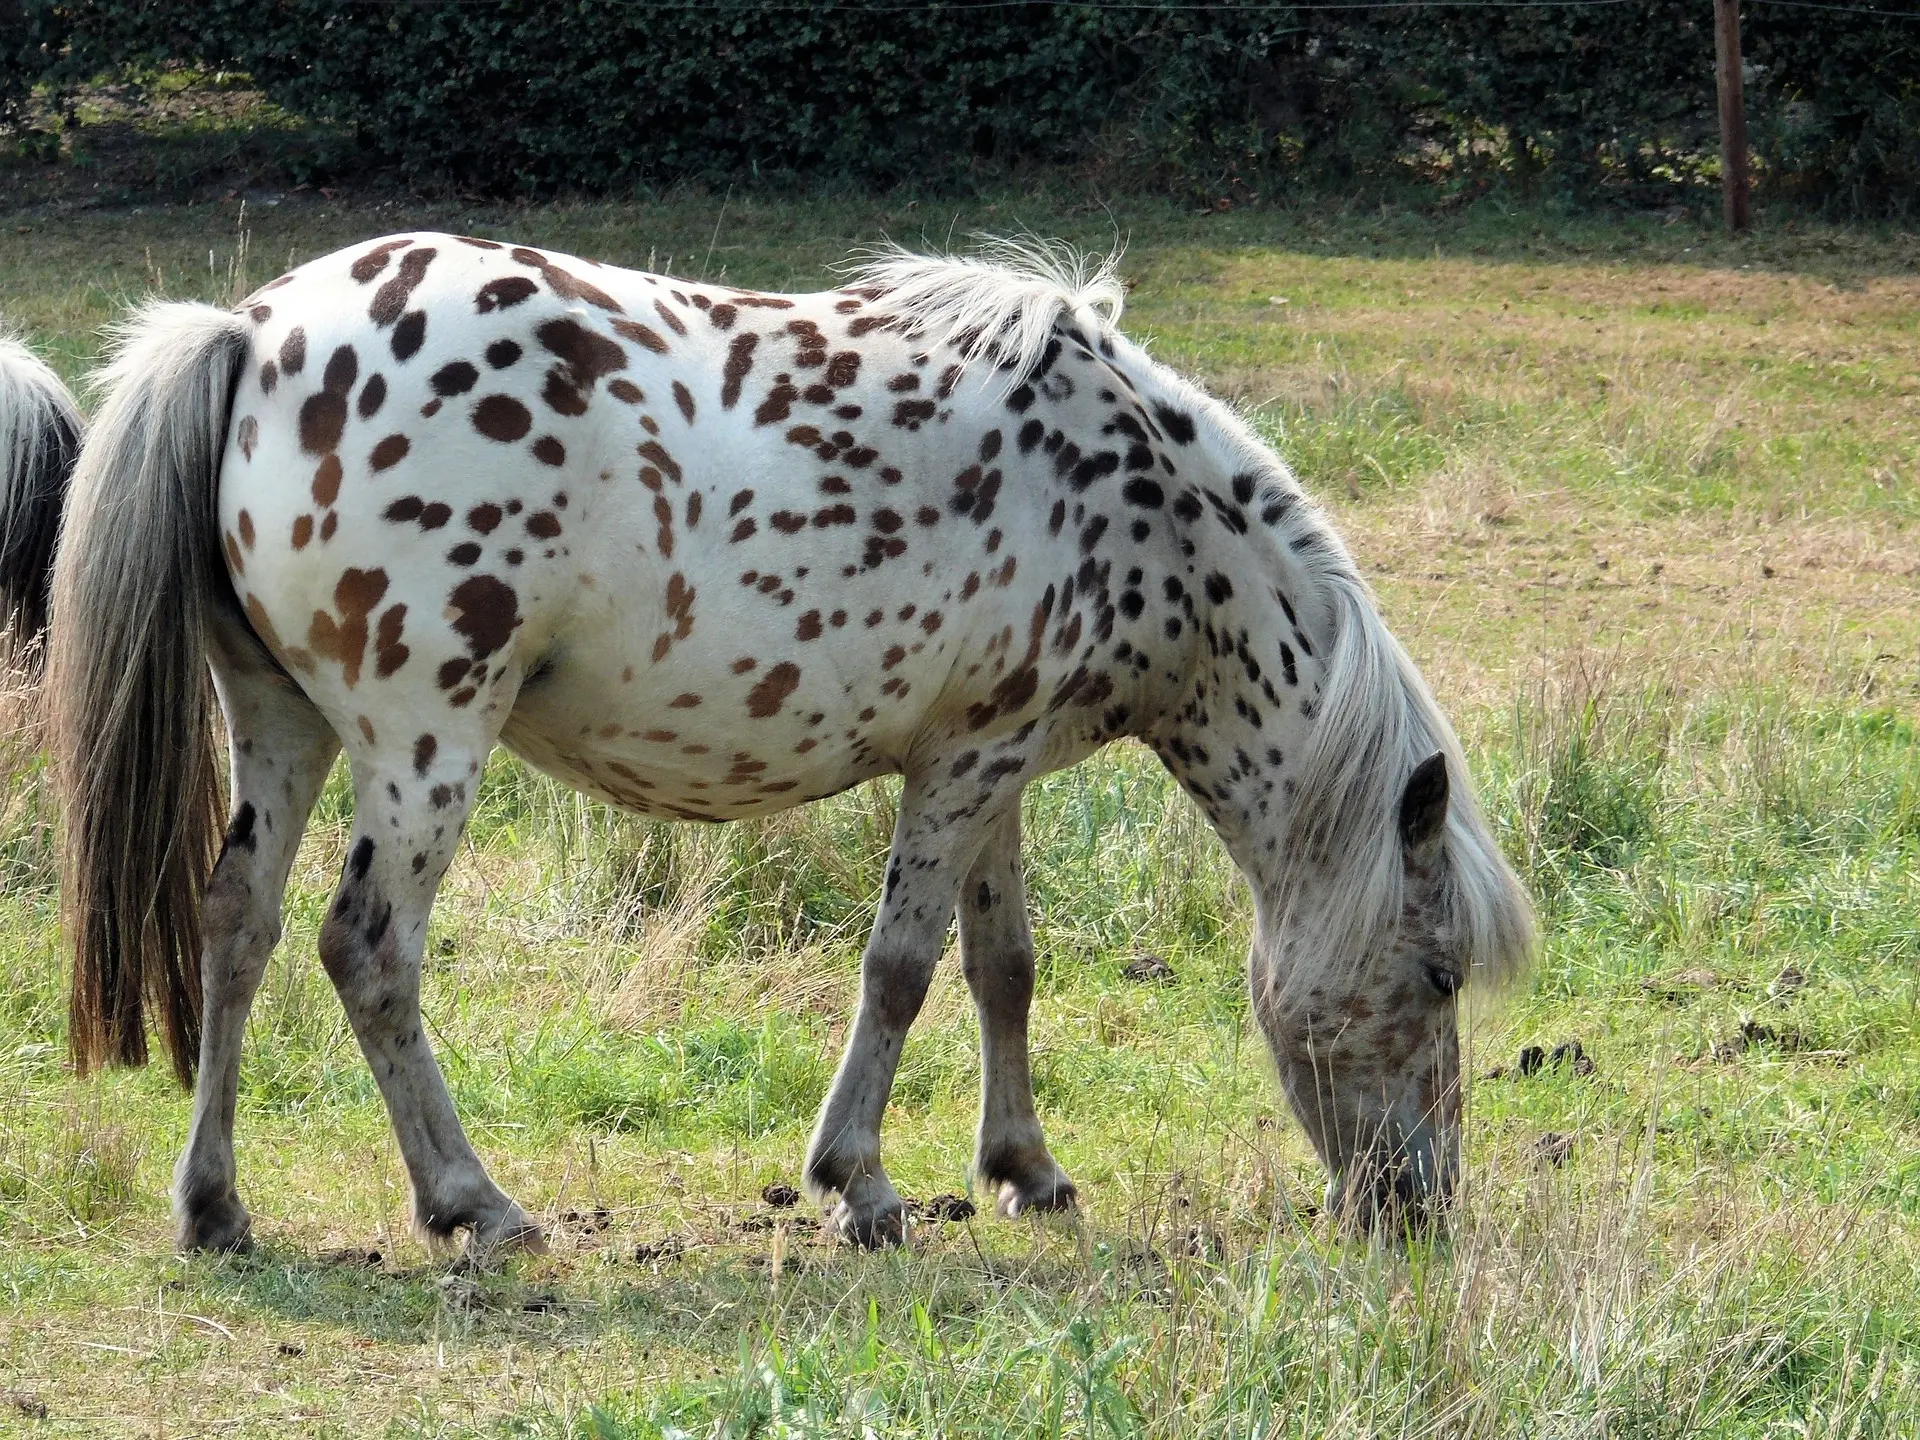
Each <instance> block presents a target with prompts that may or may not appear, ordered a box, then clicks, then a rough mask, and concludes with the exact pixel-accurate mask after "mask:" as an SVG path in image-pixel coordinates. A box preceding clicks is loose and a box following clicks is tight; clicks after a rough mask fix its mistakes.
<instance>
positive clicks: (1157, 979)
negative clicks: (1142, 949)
mask: <svg viewBox="0 0 1920 1440" xmlns="http://www.w3.org/2000/svg"><path fill="white" fill-rule="evenodd" d="M1120 978H1121V979H1122V980H1131V981H1133V982H1134V983H1135V984H1136V985H1150V984H1151V985H1171V984H1172V983H1173V982H1174V981H1175V980H1177V979H1179V976H1177V975H1175V974H1174V973H1173V967H1172V966H1171V965H1169V964H1168V963H1167V962H1166V961H1165V960H1163V959H1162V958H1161V957H1160V956H1158V955H1136V956H1134V957H1133V959H1131V960H1129V961H1128V962H1127V966H1126V968H1125V969H1124V970H1122V971H1121V972H1120Z"/></svg>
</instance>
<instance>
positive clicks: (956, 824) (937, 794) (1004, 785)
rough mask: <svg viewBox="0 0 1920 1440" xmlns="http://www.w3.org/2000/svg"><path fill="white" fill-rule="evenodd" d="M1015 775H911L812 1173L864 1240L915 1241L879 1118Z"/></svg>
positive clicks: (818, 1192)
mask: <svg viewBox="0 0 1920 1440" xmlns="http://www.w3.org/2000/svg"><path fill="white" fill-rule="evenodd" d="M1019 793H1020V792H1019V785H1018V783H1017V781H1014V779H1013V777H1011V776H1008V777H1005V778H1004V779H996V781H995V782H990V783H989V785H987V786H985V787H983V786H981V785H980V784H979V783H978V782H975V783H974V784H971V785H964V786H963V785H960V784H958V783H956V782H955V781H953V780H951V779H950V778H949V767H948V764H947V763H946V762H945V761H942V762H941V763H940V764H939V765H938V766H935V767H929V769H928V770H927V771H925V772H921V773H916V774H913V775H909V776H908V777H907V782H906V785H905V787H904V788H903V790H902V792H901V796H900V818H899V821H898V823H897V824H896V825H895V826H894V832H893V849H892V852H891V853H890V854H889V855H888V857H887V878H886V884H885V887H884V888H883V890H882V892H881V897H880V913H879V915H878V916H877V917H876V918H875V920H874V925H873V933H872V935H870V936H869V937H868V939H867V949H866V954H865V955H864V956H863V957H862V958H861V962H860V1008H859V1011H858V1013H857V1014H856V1015H855V1016H854V1021H853V1033H852V1034H851V1035H850V1036H849V1037H848V1039H847V1049H846V1053H845V1054H844V1055H843V1056H842V1057H841V1060H840V1069H839V1071H838V1073H836V1074H835V1076H834V1077H833V1088H832V1089H831V1090H830V1091H828V1092H827V1100H826V1104H825V1105H823V1106H822V1107H821V1110H820V1120H819V1123H818V1124H817V1125H815V1127H814V1131H813V1140H812V1142H811V1143H810V1144H809V1145H808V1146H807V1164H806V1170H805V1179H806V1184H807V1188H808V1190H809V1191H810V1192H811V1193H812V1194H813V1195H815V1196H816V1197H817V1198H824V1197H826V1196H829V1195H838V1196H839V1197H840V1202H839V1204H838V1205H837V1206H836V1207H835V1209H834V1213H833V1218H834V1223H835V1225H836V1226H837V1227H838V1228H839V1231H840V1234H841V1236H842V1238H844V1239H847V1240H850V1241H853V1242H854V1243H855V1244H859V1245H865V1246H869V1247H872V1246H879V1245H897V1244H899V1243H900V1242H901V1241H902V1240H903V1239H905V1238H906V1212H905V1208H904V1207H903V1206H902V1205H901V1203H900V1195H899V1192H898V1191H896V1190H895V1189H894V1188H893V1183H892V1182H891V1181H890V1180H888V1179H887V1172H886V1170H885V1168H884V1167H883V1166H882V1165H881V1163H880V1117H881V1115H882V1114H883V1113H884V1112H885V1110H886V1108H887V1099H888V1097H889V1096H890V1095H891V1094H892V1093H893V1077H894V1072H895V1070H896V1069H897V1068H898V1067H899V1064H900V1050H901V1047H902V1045H904V1044H905V1042H906V1038H907V1029H908V1027H909V1026H911V1025H912V1024H913V1021H914V1017H915V1016H917V1015H918V1014H919V1013H920V1005H921V1002H922V1001H924V1000H925V999H926V996H927V985H928V982H929V981H931V980H932V978H933V967H934V965H935V964H937V963H938V961H939V959H940V951H941V949H942V947H943V946H944V944H945V942H946V937H947V926H948V924H949V923H950V922H951V920H952V916H953V910H954V902H955V900H956V899H957V898H958V896H959V894H960V882H961V880H962V879H964V878H965V876H966V873H967V870H968V869H969V867H970V866H971V865H972V863H973V857H974V855H975V853H976V852H977V851H978V850H979V848H980V842H981V839H982V837H983V836H984V835H985V834H986V832H987V831H988V830H989V829H990V828H991V827H992V826H993V824H994V823H995V822H996V821H998V820H999V819H1000V817H1001V815H1002V814H1003V813H1004V812H1005V808H1006V806H1007V805H1008V804H1014V805H1017V804H1018V803H1019Z"/></svg>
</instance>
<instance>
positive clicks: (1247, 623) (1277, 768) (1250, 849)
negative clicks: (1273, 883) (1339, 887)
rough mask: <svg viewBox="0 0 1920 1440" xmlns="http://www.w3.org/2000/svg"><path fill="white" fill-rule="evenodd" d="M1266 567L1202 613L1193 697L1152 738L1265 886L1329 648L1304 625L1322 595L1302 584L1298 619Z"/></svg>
mask: <svg viewBox="0 0 1920 1440" xmlns="http://www.w3.org/2000/svg"><path fill="white" fill-rule="evenodd" d="M1267 568H1268V567H1265V566H1261V565H1259V564H1248V565H1243V566H1241V567H1239V568H1238V571H1237V575H1238V578H1237V580H1236V581H1235V582H1234V593H1233V594H1232V595H1231V596H1230V597H1229V598H1227V599H1225V600H1223V601H1219V602H1214V603H1211V604H1210V605H1209V607H1208V608H1207V609H1206V610H1204V611H1203V612H1202V614H1201V616H1200V617H1199V619H1198V621H1197V624H1198V626H1199V630H1200V635H1199V641H1198V644H1197V645H1196V646H1195V647H1194V650H1193V652H1192V655H1193V658H1192V664H1191V669H1190V672H1189V674H1188V678H1187V684H1186V688H1185V692H1184V695H1183V696H1182V697H1181V698H1180V699H1179V701H1178V702H1177V703H1176V705H1175V706H1174V707H1173V709H1172V710H1171V711H1170V713H1169V714H1168V716H1167V718H1166V720H1165V721H1164V722H1163V723H1162V724H1161V725H1160V726H1159V727H1158V728H1157V729H1156V731H1155V732H1154V733H1153V734H1152V735H1151V736H1150V737H1149V739H1150V743H1151V744H1152V745H1153V747H1154V750H1155V752H1156V753H1157V754H1158V755H1159V756H1160V758H1161V760H1162V761H1163V762H1164V763H1165V764H1166V766H1167V768H1168V770H1169V771H1170V772H1172V774H1173V777H1174V778H1175V779H1176V780H1178V781H1179V782H1180V784H1181V785H1182V786H1183V787H1184V788H1185V789H1186V791H1187V792H1188V793H1189V794H1190V795H1192V796H1193V797H1194V799H1195V800H1196V801H1197V802H1198V803H1199V805H1200V807H1201V808H1202V810H1204V811H1205V812H1206V815H1207V818H1208V820H1209V821H1210V822H1211V823H1212V825H1213V828H1214V830H1215V832H1216V833H1218V834H1219V836H1220V838H1221V840H1222V842H1223V843H1224V844H1225V845H1226V847H1227V849H1228V851H1229V852H1230V853H1231V854H1232V855H1233V858H1234V860H1235V862H1236V863H1237V864H1238V865H1239V867H1240V869H1241V870H1242V871H1243V872H1245V874H1246V875H1247V877H1248V879H1249V881H1250V882H1252V883H1254V884H1255V885H1256V887H1258V886H1259V885H1260V884H1261V883H1262V881H1263V879H1264V878H1265V877H1267V876H1269V875H1270V874H1271V872H1272V871H1273V868H1274V866H1275V865H1276V864H1277V863H1278V861H1279V857H1280V856H1281V855H1282V854H1283V853H1284V851H1285V848H1286V847H1285V845H1284V842H1283V836H1284V834H1285V831H1286V827H1287V826H1288V825H1289V824H1290V823H1291V818H1292V811H1293V808H1294V807H1293V797H1294V794H1295V790H1296V782H1295V778H1294V777H1295V776H1296V775H1297V774H1298V773H1299V771H1300V766H1301V762H1302V760H1303V759H1304V758H1305V756H1306V753H1307V750H1308V746H1309V743H1310V741H1311V738H1312V734H1313V729H1314V724H1315V715H1316V712H1317V708H1318V701H1319V697H1320V684H1321V678H1322V675H1323V673H1324V668H1323V656H1324V650H1325V647H1323V646H1322V645H1321V644H1320V643H1318V642H1316V641H1314V640H1313V639H1312V638H1311V637H1310V635H1308V634H1306V633H1304V632H1303V628H1302V626H1301V625H1300V624H1299V623H1297V622H1298V617H1299V615H1300V613H1301V610H1302V608H1304V607H1305V606H1306V605H1310V604H1313V603H1314V599H1313V597H1312V596H1311V595H1310V594H1309V593H1307V592H1306V590H1305V588H1304V586H1302V585H1300V583H1299V582H1298V581H1297V580H1296V590H1295V593H1292V594H1289V595H1288V600H1289V603H1290V604H1292V605H1293V606H1294V607H1295V609H1294V616H1293V617H1292V618H1290V617H1289V615H1288V614H1287V611H1286V610H1285V609H1283V608H1282V605H1281V603H1280V600H1279V598H1278V595H1277V594H1276V593H1275V592H1276V589H1277V588H1280V589H1284V587H1276V585H1275V584H1274V583H1273V577H1271V576H1268V575H1264V574H1263V573H1262V572H1263V571H1264V570H1265V569H1267ZM1203 573H1205V572H1203Z"/></svg>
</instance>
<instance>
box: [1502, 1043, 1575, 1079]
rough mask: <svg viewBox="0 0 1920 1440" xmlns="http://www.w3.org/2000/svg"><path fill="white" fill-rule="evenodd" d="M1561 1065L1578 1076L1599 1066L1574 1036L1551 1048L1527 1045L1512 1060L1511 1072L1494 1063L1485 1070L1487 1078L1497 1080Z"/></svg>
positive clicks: (1525, 1077)
mask: <svg viewBox="0 0 1920 1440" xmlns="http://www.w3.org/2000/svg"><path fill="white" fill-rule="evenodd" d="M1562 1066H1566V1067H1567V1068H1569V1069H1571V1070H1572V1071H1573V1073H1574V1074H1575V1075H1580V1076H1587V1075H1591V1074H1593V1073H1594V1071H1595V1070H1597V1069H1598V1068H1599V1067H1598V1066H1596V1065H1595V1064H1594V1063H1593V1058H1592V1057H1591V1056H1590V1055H1588V1054H1587V1049H1586V1046H1584V1045H1582V1044H1581V1043H1580V1041H1579V1040H1578V1038H1575V1039H1571V1040H1562V1041H1561V1042H1560V1043H1559V1044H1558V1045H1556V1046H1554V1047H1553V1049H1551V1050H1549V1049H1547V1047H1546V1046H1544V1045H1528V1046H1526V1047H1524V1048H1523V1049H1522V1050H1521V1051H1520V1058H1519V1059H1517V1060H1516V1061H1514V1065H1513V1070H1512V1071H1511V1072H1509V1071H1508V1070H1507V1069H1506V1067H1505V1066H1502V1065H1496V1066H1495V1067H1494V1068H1493V1069H1491V1070H1489V1071H1488V1072H1487V1078H1488V1079H1489V1080H1498V1079H1501V1078H1502V1077H1503V1076H1505V1075H1507V1074H1509V1073H1512V1074H1514V1075H1517V1076H1519V1077H1520V1078H1521V1079H1523V1080H1526V1079H1531V1078H1532V1077H1533V1076H1535V1075H1538V1074H1540V1072H1541V1071H1543V1070H1558V1069H1560V1068H1561V1067H1562Z"/></svg>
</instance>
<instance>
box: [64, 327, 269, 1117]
mask: <svg viewBox="0 0 1920 1440" xmlns="http://www.w3.org/2000/svg"><path fill="white" fill-rule="evenodd" d="M249 340H250V330H249V327H248V325H247V322H246V321H245V320H244V319H243V318H241V317H239V316H236V315H233V314H231V313H229V312H227V311H224V310H216V309H213V308H212V307H210V306H206V305H191V304H179V303H167V302H160V301H156V302H152V303H149V304H148V305H147V306H146V307H145V308H144V309H142V310H141V311H140V312H139V313H138V314H137V315H136V316H134V317H133V319H132V320H131V321H129V322H128V323H127V325H126V326H125V327H124V328H123V329H122V331H121V333H120V335H119V337H118V344H117V347H116V354H115V356H114V358H113V360H112V363H111V364H109V365H108V366H107V367H106V369H105V370H104V371H103V372H102V373H101V376H100V380H99V384H100V389H101V391H102V392H103V393H104V394H105V397H106V399H105V403H104V404H103V405H102V406H101V407H100V410H99V413H98V415H97V416H96V418H95V420H94V423H93V427H92V430H91V431H90V433H89V434H88V436H87V443H86V446H85V447H84V449H83V450H82V451H81V454H80V463H79V466H78V468H77V469H76V470H75V471H74V476H73V494H72V503H71V504H70V505H69V506H68V507H67V518H66V524H65V526H64V527H63V529H62V531H61V536H60V548H59V555H58V558H57V560H56V561H55V563H54V576H53V618H52V632H51V634H50V636H49V639H48V646H47V651H48V655H47V659H48V665H47V690H48V695H47V704H48V712H49V726H50V732H51V739H52V745H53V751H54V757H55V760H56V762H57V766H58V780H59V793H60V801H61V809H62V812H63V817H64V819H65V822H66V823H65V832H66V833H65V836H64V841H63V849H62V855H61V862H62V863H61V882H62V891H63V894H62V897H61V915H62V920H63V922H64V925H65V928H66V934H67V941H68V943H69V944H70V945H71V947H72V950H73V993H72V1000H71V1008H70V1011H69V1025H68V1043H69V1045H70V1047H71V1049H72V1052H73V1059H74V1063H75V1065H76V1066H77V1067H78V1068H79V1070H80V1071H81V1072H82V1073H85V1072H87V1071H89V1070H92V1069H93V1068H95V1067H96V1066H98V1065H101V1064H123V1065H140V1064H144V1063H145V1061H146V1059H147V1037H146V1029H145V1014H144V1011H145V1007H146V1006H147V1005H149V1004H150V1005H151V1006H152V1007H153V1010H154V1012H155V1017H156V1019H155V1026H156V1028H157V1029H158V1030H159V1031H160V1033H161V1034H162V1035H163V1036H164V1038H165V1040H166V1043H167V1049H168V1050H169V1052H170V1053H171V1054H172V1057H173V1068H174V1070H175V1072H176V1073H177V1074H178V1075H179V1076H180V1078H181V1080H182V1082H183V1083H187V1082H191V1080H192V1078H193V1071H194V1065H195V1062H196V1060H197V1059H198V1054H199V1046H200V903H201V897H202V894H203V893H204V891H205V889H206V885H207V877H208V873H209V871H210V870H211V868H212V863H213V859H214V851H215V847H216V845H217V844H218V842H219V839H220V821H221V794H220V773H219V757H218V751H217V749H216V741H215V735H214V723H215V721H216V719H217V718H218V706H217V702H216V700H215V698H214V695H213V688H212V685H211V683H210V681H209V678H208V673H207V664H206V656H207V647H208V633H209V630H210V627H211V625H212V623H213V620H214V617H215V614H216V612H217V609H218V607H219V606H220V605H221V604H222V601H223V598H224V597H227V596H229V595H230V590H229V582H228V580H227V576H226V569H225V561H224V559H223V558H222V556H221V553H220V539H219V508H218V497H219V474H220V458H221V454H222V451H223V450H224V448H225V442H226V433H227V419H228V412H229V410H230V408H231V406H232V403H233V391H234V386H235V383H236V382H237V381H238V379H239V375H240V371H241V369H242V367H243V366H244V365H245V364H246V360H247V354H248V349H249ZM227 603H231V602H230V600H228V601H227Z"/></svg>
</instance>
